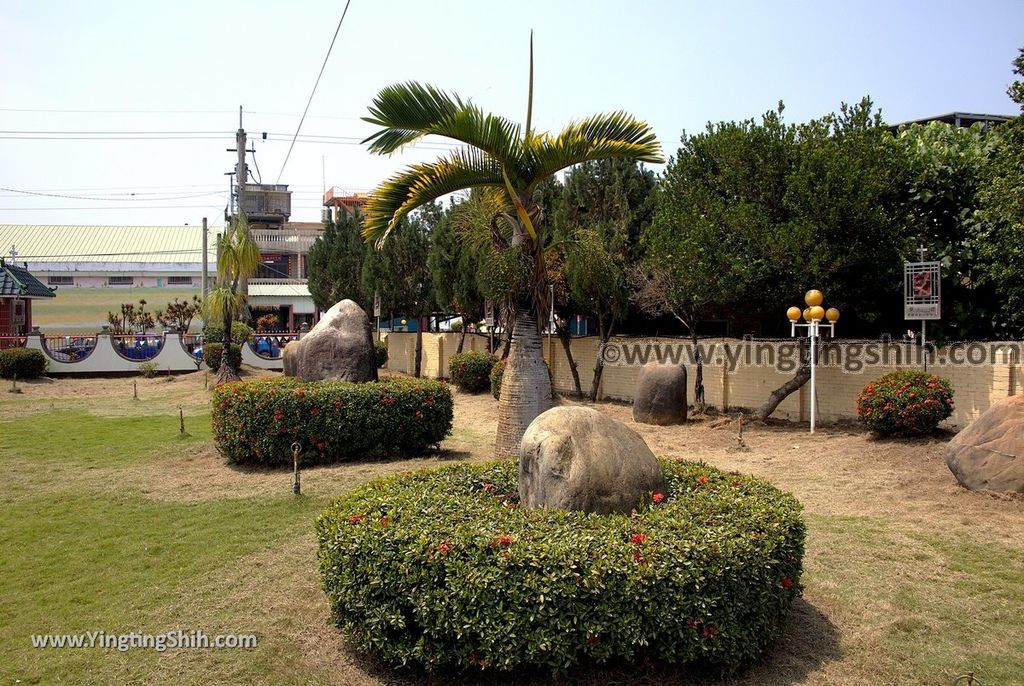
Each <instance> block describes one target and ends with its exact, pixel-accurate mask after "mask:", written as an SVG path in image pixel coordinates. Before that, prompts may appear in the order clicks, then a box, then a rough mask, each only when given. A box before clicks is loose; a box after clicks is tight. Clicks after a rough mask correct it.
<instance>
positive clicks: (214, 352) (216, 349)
mask: <svg viewBox="0 0 1024 686" xmlns="http://www.w3.org/2000/svg"><path fill="white" fill-rule="evenodd" d="M223 357H224V344H223V343H203V361H204V362H206V366H207V367H209V368H210V371H211V372H217V371H219V370H220V362H221V359H222V358H223ZM231 359H232V360H233V361H234V363H235V364H234V367H235V369H238V368H239V367H241V366H242V346H240V345H235V344H234V343H232V344H231Z"/></svg>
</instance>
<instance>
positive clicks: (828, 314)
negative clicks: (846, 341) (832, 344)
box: [786, 290, 839, 433]
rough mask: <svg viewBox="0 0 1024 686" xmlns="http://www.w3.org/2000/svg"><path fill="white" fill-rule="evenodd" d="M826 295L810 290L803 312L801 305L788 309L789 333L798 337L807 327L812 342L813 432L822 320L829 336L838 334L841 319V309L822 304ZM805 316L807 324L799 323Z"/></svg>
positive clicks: (816, 411) (815, 417)
mask: <svg viewBox="0 0 1024 686" xmlns="http://www.w3.org/2000/svg"><path fill="white" fill-rule="evenodd" d="M824 300H825V296H824V295H822V293H821V291H819V290H810V291H807V293H806V294H805V295H804V302H805V303H807V308H806V309H804V311H803V312H801V311H800V308H799V307H791V308H789V309H788V310H787V311H786V317H787V318H788V319H789V335H790V336H793V337H796V335H797V328H801V329H807V338H808V339H809V340H810V344H811V433H814V428H815V426H816V425H817V421H818V372H817V369H818V338H819V337H820V336H821V320H822V319H825V320H827V321H828V329H829V336H830V337H834V336H835V334H836V322H837V321H839V310H837V309H836V308H834V307H830V308H828V310H825V308H823V307H822V306H821V303H822V302H824ZM801 317H803V319H804V321H805V322H806V323H805V324H800V323H798V322H799V321H800V318H801Z"/></svg>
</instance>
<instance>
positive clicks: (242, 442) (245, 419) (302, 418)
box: [213, 377, 452, 467]
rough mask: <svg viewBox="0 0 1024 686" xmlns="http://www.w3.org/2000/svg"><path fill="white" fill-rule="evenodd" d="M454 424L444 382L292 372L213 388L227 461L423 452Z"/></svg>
mask: <svg viewBox="0 0 1024 686" xmlns="http://www.w3.org/2000/svg"><path fill="white" fill-rule="evenodd" d="M451 428H452V394H451V391H450V390H449V388H448V387H447V386H445V385H444V384H443V383H441V382H439V381H432V380H428V379H408V378H400V377H396V378H390V379H385V380H383V381H378V382H375V383H358V384H357V383H348V382H344V381H318V382H312V383H305V382H302V381H299V380H297V379H295V378H292V377H279V378H274V379H257V380H253V381H241V382H237V383H231V384H225V385H223V386H221V387H219V388H218V389H216V390H215V391H214V393H213V438H214V442H215V444H216V446H217V449H218V450H220V452H221V454H223V455H224V456H225V457H227V458H228V461H229V462H233V463H246V464H258V465H263V466H267V467H278V466H291V448H290V446H291V444H292V443H293V442H296V441H297V442H299V443H301V444H302V462H303V463H304V464H317V463H326V462H336V461H339V460H344V459H348V458H352V457H372V456H381V455H393V454H400V455H408V454H418V453H422V452H423V451H424V450H426V449H427V448H428V447H429V446H432V445H435V444H437V443H440V442H441V440H443V439H444V437H445V436H447V435H448V434H449V433H450V432H451Z"/></svg>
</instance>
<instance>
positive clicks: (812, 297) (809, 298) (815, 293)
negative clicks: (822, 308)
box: [804, 289, 825, 307]
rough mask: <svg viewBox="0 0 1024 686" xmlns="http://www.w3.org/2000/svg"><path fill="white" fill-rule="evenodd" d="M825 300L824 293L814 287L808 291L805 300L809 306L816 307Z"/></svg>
mask: <svg viewBox="0 0 1024 686" xmlns="http://www.w3.org/2000/svg"><path fill="white" fill-rule="evenodd" d="M824 300H825V296H824V295H822V293H821V291H819V290H817V289H812V290H809V291H807V293H806V294H805V295H804V302H805V303H807V305H808V307H815V306H816V305H820V304H821V303H822V302H823V301H824Z"/></svg>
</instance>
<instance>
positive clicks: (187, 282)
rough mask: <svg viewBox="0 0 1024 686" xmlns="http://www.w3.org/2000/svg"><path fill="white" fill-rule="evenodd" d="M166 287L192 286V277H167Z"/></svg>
mask: <svg viewBox="0 0 1024 686" xmlns="http://www.w3.org/2000/svg"><path fill="white" fill-rule="evenodd" d="M167 285H168V286H191V285H192V277H191V276H168V277H167Z"/></svg>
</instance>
